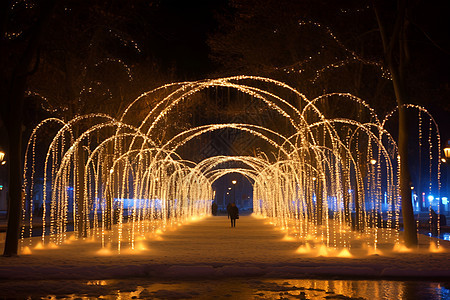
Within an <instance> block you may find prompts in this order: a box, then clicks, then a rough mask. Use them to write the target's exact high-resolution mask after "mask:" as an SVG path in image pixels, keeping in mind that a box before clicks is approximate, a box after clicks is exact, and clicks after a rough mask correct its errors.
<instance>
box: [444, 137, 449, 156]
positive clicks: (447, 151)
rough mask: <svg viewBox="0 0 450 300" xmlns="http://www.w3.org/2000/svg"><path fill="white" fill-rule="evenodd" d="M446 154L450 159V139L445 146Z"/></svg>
mask: <svg viewBox="0 0 450 300" xmlns="http://www.w3.org/2000/svg"><path fill="white" fill-rule="evenodd" d="M444 154H445V158H446V159H450V140H448V141H447V145H446V146H445V148H444Z"/></svg>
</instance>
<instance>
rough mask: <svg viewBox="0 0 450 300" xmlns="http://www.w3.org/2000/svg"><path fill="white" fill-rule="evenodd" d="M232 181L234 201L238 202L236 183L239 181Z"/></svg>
mask: <svg viewBox="0 0 450 300" xmlns="http://www.w3.org/2000/svg"><path fill="white" fill-rule="evenodd" d="M231 183H232V184H233V202H234V203H235V204H236V183H237V181H236V180H232V181H231ZM236 205H237V204H236Z"/></svg>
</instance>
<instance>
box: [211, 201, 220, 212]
mask: <svg viewBox="0 0 450 300" xmlns="http://www.w3.org/2000/svg"><path fill="white" fill-rule="evenodd" d="M217 209H218V206H217V203H216V201H214V202H213V203H212V205H211V212H212V215H213V216H217Z"/></svg>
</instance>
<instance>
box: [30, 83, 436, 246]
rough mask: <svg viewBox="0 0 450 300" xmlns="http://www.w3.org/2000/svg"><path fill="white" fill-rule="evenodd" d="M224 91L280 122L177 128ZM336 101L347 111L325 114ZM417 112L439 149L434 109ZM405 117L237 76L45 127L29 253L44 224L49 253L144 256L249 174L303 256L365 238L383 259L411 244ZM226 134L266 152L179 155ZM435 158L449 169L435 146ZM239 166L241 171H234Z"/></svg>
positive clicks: (258, 205)
mask: <svg viewBox="0 0 450 300" xmlns="http://www.w3.org/2000/svg"><path fill="white" fill-rule="evenodd" d="M218 89H220V90H224V91H230V90H232V91H233V92H234V93H237V94H240V95H244V96H245V97H247V98H251V99H252V101H253V103H254V106H255V107H257V109H258V111H259V112H261V113H265V112H267V111H270V113H271V115H272V116H275V117H273V118H275V120H276V122H274V123H275V124H277V125H275V126H273V125H272V126H265V125H264V124H255V123H250V122H249V123H245V122H237V123H233V122H226V123H208V124H201V125H198V126H195V127H194V126H193V127H190V128H180V127H175V126H172V123H173V120H174V119H176V118H177V114H178V115H179V114H183V113H185V112H184V110H183V109H182V108H181V107H184V106H186V104H188V103H189V102H190V101H194V100H192V99H195V98H196V97H197V96H198V95H200V94H207V91H208V90H215V91H217V90H218ZM292 103H295V104H292ZM333 105H335V106H336V105H337V106H339V107H345V108H346V109H344V110H341V111H342V113H341V111H333V110H332V111H330V110H326V109H324V108H323V107H326V106H328V107H333ZM347 108H348V109H347ZM408 108H410V109H412V110H415V111H417V114H418V116H419V117H420V118H421V125H424V126H429V128H430V129H429V134H430V135H431V134H433V136H437V139H438V140H437V142H438V143H439V142H440V140H439V130H438V128H437V125H436V123H435V122H434V119H433V118H432V117H431V116H430V115H429V114H428V113H427V111H426V110H425V109H423V108H421V107H418V106H415V105H408ZM355 111H356V112H357V113H354V112H355ZM350 112H352V113H350ZM340 114H341V115H340ZM395 115H396V111H393V112H392V113H390V114H388V115H387V117H385V118H382V119H381V118H379V117H378V116H377V114H376V113H375V111H374V110H373V109H372V108H371V107H370V106H369V105H368V104H367V103H365V101H364V100H362V99H360V98H358V97H355V96H353V95H351V94H347V93H333V94H326V95H322V96H320V97H317V98H315V99H312V100H309V99H308V98H307V97H306V96H305V95H304V94H302V93H300V92H299V91H297V90H296V89H294V88H292V87H290V86H288V85H286V84H284V83H282V82H279V81H276V80H272V79H269V78H262V77H254V76H236V77H228V78H219V79H208V80H201V81H195V82H183V83H171V84H167V85H164V86H162V87H159V88H156V89H154V90H151V91H149V92H146V93H144V94H142V95H141V96H139V97H138V98H137V99H135V100H134V101H133V102H132V103H131V104H130V105H129V106H128V107H127V108H126V110H125V111H124V113H123V114H122V115H121V117H120V118H117V119H116V118H113V117H111V116H109V115H106V114H100V113H98V114H88V115H81V116H77V117H75V118H73V119H72V120H69V121H66V122H65V121H63V120H60V119H56V118H50V119H46V120H44V121H43V122H41V123H40V124H39V125H38V126H37V127H36V128H35V129H34V131H33V134H32V135H31V137H30V140H29V142H28V146H27V150H26V151H27V152H26V155H25V172H24V174H25V178H24V184H25V196H24V200H23V201H24V202H23V215H22V224H23V227H22V245H23V246H24V247H26V246H27V245H28V242H27V241H28V240H30V241H31V236H32V235H33V234H32V233H33V230H35V229H36V227H39V228H41V230H42V235H41V236H42V237H41V246H43V245H55V246H57V245H61V244H63V243H65V242H66V241H68V240H74V239H75V240H81V239H84V240H85V239H91V240H95V241H98V244H99V245H101V247H102V248H110V249H116V250H118V251H119V253H120V251H121V249H123V248H124V247H130V248H131V249H134V248H136V247H137V244H138V241H139V240H142V239H146V238H150V237H155V236H157V235H158V233H160V232H163V231H164V230H166V229H167V228H169V227H174V226H180V225H182V224H184V223H187V222H190V221H191V220H193V219H196V218H200V217H203V216H207V215H210V214H211V203H212V201H213V199H214V197H215V195H214V193H215V192H214V190H213V189H212V184H213V183H214V182H215V181H216V180H217V179H218V178H220V177H222V176H224V175H226V174H229V173H239V174H242V175H243V176H245V177H247V178H248V179H249V181H250V182H252V184H253V197H252V199H253V213H254V215H255V216H257V217H262V218H266V219H267V220H268V221H270V222H271V223H272V224H274V225H275V226H277V228H279V229H282V230H285V231H286V233H287V235H288V236H290V237H291V238H292V239H294V240H295V241H298V242H299V244H300V245H301V248H302V247H303V248H302V249H307V248H310V247H316V248H317V249H319V248H320V247H326V248H327V249H344V250H349V249H350V248H351V245H352V241H353V240H354V239H355V238H358V239H360V240H362V241H363V243H364V244H365V245H367V246H368V247H371V248H372V249H373V250H374V251H376V249H377V247H378V245H380V244H386V243H390V244H392V246H393V247H395V246H396V245H399V244H401V238H400V225H399V219H400V206H401V205H400V203H401V202H400V201H401V199H400V196H399V164H400V162H399V160H398V154H397V145H396V142H395V140H394V138H393V136H392V135H391V133H390V132H389V131H388V130H387V125H386V124H388V123H389V122H390V120H391V119H393V116H395ZM428 120H429V122H427V121H428ZM226 130H234V131H238V132H239V133H240V134H241V135H243V136H251V137H253V138H256V139H257V140H258V141H259V143H260V145H263V146H262V147H261V148H260V149H259V151H255V152H254V155H248V154H246V155H236V156H228V155H220V156H212V157H208V158H205V159H203V160H201V161H199V162H194V161H191V160H187V159H185V158H183V157H182V152H180V151H179V149H181V148H186V147H188V148H192V147H193V148H194V149H195V147H196V146H197V143H198V141H199V137H201V136H203V135H205V134H211V133H213V132H220V131H226ZM49 132H51V134H49ZM49 136H50V137H51V138H49ZM423 139H425V138H423ZM43 140H47V141H48V143H47V144H46V146H45V147H44V148H45V149H44V151H42V149H41V148H43V146H42V145H43V144H45V143H44V142H43ZM39 149H41V150H39ZM438 149H439V147H438ZM39 151H41V152H42V153H45V155H38V154H37V153H39ZM430 160H434V161H433V163H434V164H435V165H436V168H437V169H439V164H440V162H439V159H437V158H433V157H432V151H431V150H430ZM230 163H234V165H235V166H238V167H234V168H228V167H227V166H229V165H230ZM431 168H432V163H430V173H431V172H432V171H431ZM433 173H437V174H439V172H433ZM437 176H439V175H437ZM438 181H439V178H438ZM36 211H39V213H38V214H36V213H33V212H36ZM36 224H39V225H36ZM30 245H31V242H30ZM340 253H342V252H340Z"/></svg>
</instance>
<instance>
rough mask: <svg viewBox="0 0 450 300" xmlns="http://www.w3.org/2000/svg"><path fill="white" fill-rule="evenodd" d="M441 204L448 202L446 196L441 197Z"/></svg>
mask: <svg viewBox="0 0 450 300" xmlns="http://www.w3.org/2000/svg"><path fill="white" fill-rule="evenodd" d="M442 204H444V205H447V204H448V198H447V197H442Z"/></svg>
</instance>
